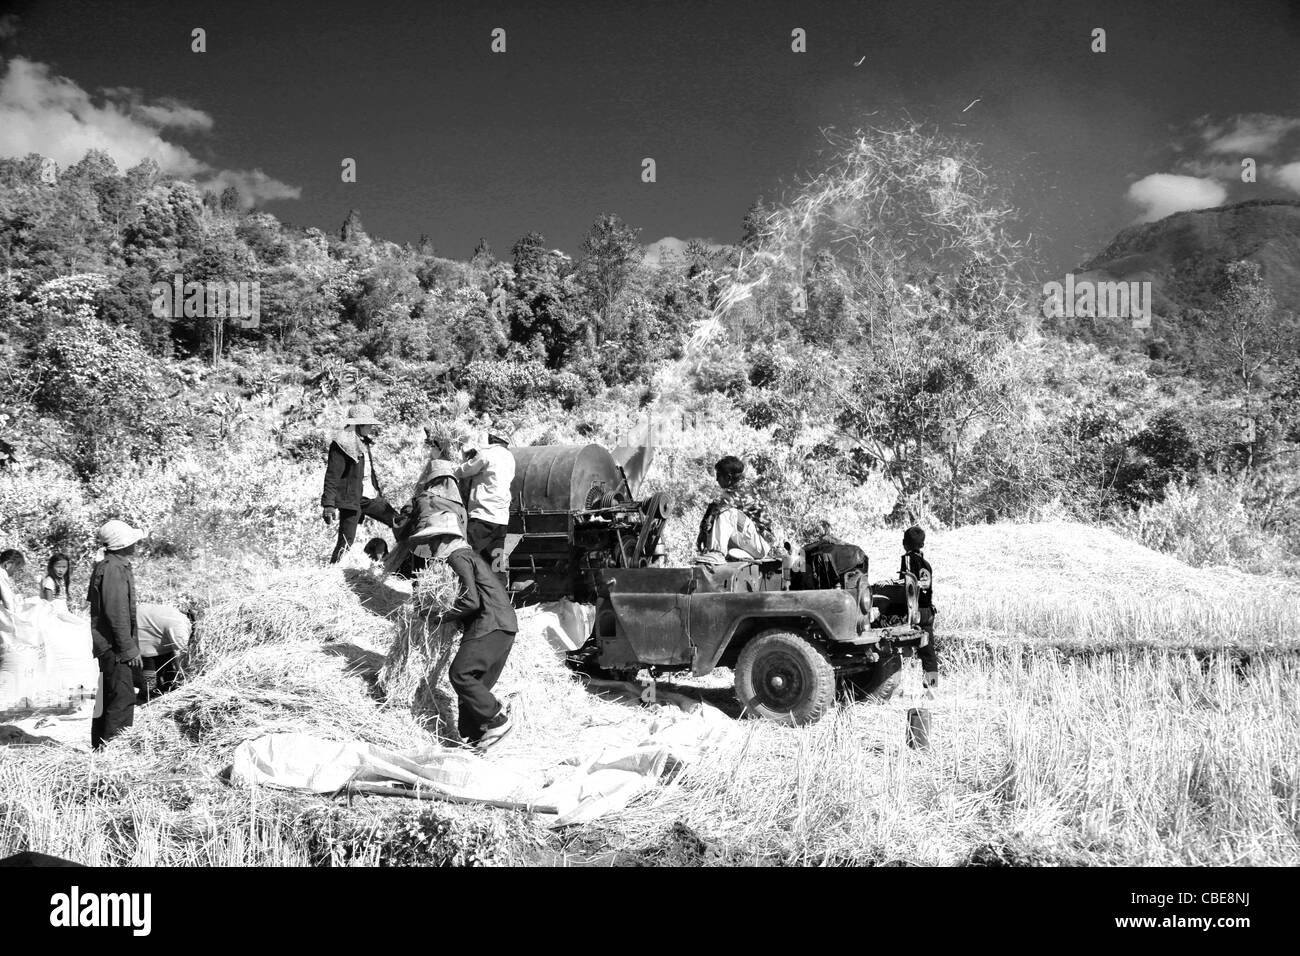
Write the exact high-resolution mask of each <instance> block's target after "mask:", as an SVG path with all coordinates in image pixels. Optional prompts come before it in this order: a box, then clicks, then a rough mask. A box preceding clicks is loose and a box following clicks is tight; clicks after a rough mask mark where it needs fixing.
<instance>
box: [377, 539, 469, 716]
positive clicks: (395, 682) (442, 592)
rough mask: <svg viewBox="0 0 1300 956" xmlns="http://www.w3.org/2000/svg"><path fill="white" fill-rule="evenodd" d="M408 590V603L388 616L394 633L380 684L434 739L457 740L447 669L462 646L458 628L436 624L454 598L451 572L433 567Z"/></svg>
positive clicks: (394, 703) (391, 700)
mask: <svg viewBox="0 0 1300 956" xmlns="http://www.w3.org/2000/svg"><path fill="white" fill-rule="evenodd" d="M410 590H411V595H410V600H409V601H406V602H404V603H402V604H400V605H399V606H398V607H397V608H396V609H395V610H394V611H393V612H392V613H391V615H390V619H391V621H392V626H393V633H392V639H391V642H390V643H389V646H388V653H387V656H386V657H385V659H384V664H383V667H382V668H381V669H380V672H379V683H380V686H382V687H383V689H384V694H385V698H386V699H387V701H388V703H389V705H390V706H393V707H397V708H400V709H402V710H404V711H409V712H410V714H411V715H412V717H413V718H414V719H415V720H417V721H418V722H420V723H421V724H422V725H423V726H424V727H425V728H426V729H427V730H428V731H429V732H430V733H431V734H433V735H434V736H435V737H440V738H443V739H447V740H456V739H459V738H458V736H457V734H456V703H455V699H456V698H455V693H454V692H453V690H452V688H451V685H450V683H449V682H448V681H447V667H448V666H449V665H450V664H451V659H452V658H453V657H454V656H455V654H456V648H457V647H458V646H459V645H458V642H459V638H460V627H459V626H458V625H455V624H443V623H440V622H439V620H438V618H439V615H440V614H441V613H442V612H443V611H446V610H447V609H448V608H450V607H451V604H452V602H453V601H454V600H455V582H454V581H453V575H452V572H451V570H450V569H449V568H448V567H447V566H446V565H445V564H441V563H435V564H432V565H430V566H429V567H428V568H427V569H426V570H424V571H422V572H420V574H419V575H418V576H417V577H416V578H415V580H414V581H413V582H412V584H411V588H410Z"/></svg>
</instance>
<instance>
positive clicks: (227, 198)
mask: <svg viewBox="0 0 1300 956" xmlns="http://www.w3.org/2000/svg"><path fill="white" fill-rule="evenodd" d="M218 205H219V207H220V209H221V213H222V215H225V216H237V215H239V208H240V206H242V205H243V202H242V201H241V200H240V198H239V190H238V189H236V188H235V187H234V186H227V187H226V188H225V189H223V190H221V199H220V201H219V204H218Z"/></svg>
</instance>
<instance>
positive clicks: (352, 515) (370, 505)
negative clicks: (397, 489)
mask: <svg viewBox="0 0 1300 956" xmlns="http://www.w3.org/2000/svg"><path fill="white" fill-rule="evenodd" d="M338 511H339V539H338V541H337V542H336V543H335V545H334V553H333V554H332V555H330V564H337V563H338V560H339V558H341V557H343V552H344V551H346V550H347V549H348V548H350V547H352V542H353V541H354V540H356V537H357V522H358V521H360V520H361V516H362V515H365V516H366V517H367V518H374V519H375V520H376V521H378V522H380V523H381V524H386V525H388V527H390V528H391V527H392V526H393V519H394V518H396V517H397V512H396V511H394V510H393V506H392V505H390V504H389V503H388V502H387V501H385V500H384V499H383V498H362V499H361V510H359V511H358V510H356V509H353V508H340V509H339V510H338Z"/></svg>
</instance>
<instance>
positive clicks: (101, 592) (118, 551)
mask: <svg viewBox="0 0 1300 956" xmlns="http://www.w3.org/2000/svg"><path fill="white" fill-rule="evenodd" d="M96 537H97V538H98V540H99V543H100V544H101V545H102V546H103V548H104V557H103V560H101V561H97V562H96V563H95V567H94V568H93V569H92V570H91V572H90V590H89V591H88V592H87V594H86V604H87V606H88V607H89V610H90V637H91V642H92V647H93V650H94V654H95V659H96V661H98V663H99V673H100V675H101V676H102V677H103V681H104V690H103V694H102V695H101V696H102V700H103V710H102V712H101V713H100V715H99V716H98V717H95V718H94V719H93V720H92V721H91V723H90V745H91V747H93V748H95V749H96V750H98V749H99V748H101V747H103V746H104V744H106V743H107V742H108V741H110V740H112V739H113V738H114V737H116V736H117V735H118V734H120V733H121V732H122V731H124V730H126V728H128V727H130V726H131V724H133V723H134V722H135V686H136V684H137V683H138V682H139V681H137V676H139V675H140V671H141V668H142V666H143V661H142V660H141V657H140V642H139V640H138V638H137V632H138V624H137V619H136V600H135V571H134V570H133V569H132V568H131V557H132V556H133V555H134V554H135V546H136V544H137V543H138V542H139V541H140V539H141V538H143V537H144V532H143V531H141V530H140V529H138V528H133V527H131V526H130V525H129V524H127V523H126V522H125V521H118V520H116V519H114V520H113V521H106V522H105V523H104V525H103V526H102V527H101V528H100V529H99V533H98V535H97V536H96Z"/></svg>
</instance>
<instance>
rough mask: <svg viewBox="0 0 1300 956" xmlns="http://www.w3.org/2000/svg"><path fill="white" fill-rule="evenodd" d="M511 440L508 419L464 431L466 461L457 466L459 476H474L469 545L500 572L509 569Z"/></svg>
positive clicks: (513, 465)
mask: <svg viewBox="0 0 1300 956" xmlns="http://www.w3.org/2000/svg"><path fill="white" fill-rule="evenodd" d="M510 441H511V429H510V427H509V426H508V425H507V424H506V423H505V422H498V423H496V424H495V425H489V426H488V427H487V428H486V429H484V430H482V431H481V432H478V433H476V434H466V435H464V436H463V437H462V443H461V448H462V451H463V453H464V455H465V463H464V464H463V465H461V466H460V467H459V468H457V469H456V477H457V478H458V479H462V478H468V479H469V480H470V484H469V523H468V529H467V537H468V539H469V546H470V547H471V548H473V549H474V550H475V552H477V553H478V555H479V556H480V557H482V558H483V560H484V561H486V562H487V563H488V565H489V566H490V567H492V568H493V570H496V571H499V572H504V571H505V558H504V556H503V554H502V552H503V551H504V549H505V544H506V526H507V525H508V524H509V523H510V484H511V482H513V481H514V480H515V456H514V455H513V454H512V453H511V451H510Z"/></svg>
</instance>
